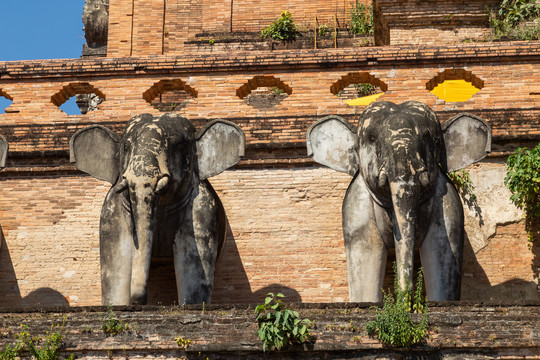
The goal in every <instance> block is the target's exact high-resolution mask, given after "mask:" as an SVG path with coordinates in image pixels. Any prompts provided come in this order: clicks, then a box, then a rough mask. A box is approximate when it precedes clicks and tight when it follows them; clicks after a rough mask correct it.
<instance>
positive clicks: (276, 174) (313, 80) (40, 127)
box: [0, 42, 540, 306]
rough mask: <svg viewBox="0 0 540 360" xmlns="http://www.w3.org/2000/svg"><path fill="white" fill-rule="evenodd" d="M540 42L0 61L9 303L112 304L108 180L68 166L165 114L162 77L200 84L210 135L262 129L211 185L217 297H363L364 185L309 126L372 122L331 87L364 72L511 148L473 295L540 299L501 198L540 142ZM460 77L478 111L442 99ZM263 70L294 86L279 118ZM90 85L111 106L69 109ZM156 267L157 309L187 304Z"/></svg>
mask: <svg viewBox="0 0 540 360" xmlns="http://www.w3.org/2000/svg"><path fill="white" fill-rule="evenodd" d="M538 44H539V43H538V42H526V43H507V44H505V43H500V44H463V45H456V46H452V47H447V48H439V47H437V48H435V47H433V48H430V47H424V48H421V49H420V48H411V47H385V48H367V49H365V50H364V51H363V52H358V51H356V50H320V51H306V50H300V51H296V52H294V53H290V52H285V51H283V52H263V51H261V52H251V53H237V54H233V55H229V56H221V55H220V56H216V55H212V54H207V55H197V56H185V57H182V58H175V57H149V58H137V59H94V60H67V61H66V60H49V61H36V62H30V61H25V62H4V63H0V89H1V91H2V93H5V94H8V95H9V96H10V97H11V98H13V105H12V106H10V107H9V108H8V109H7V110H6V114H0V133H2V134H3V135H5V136H6V138H7V139H8V141H9V143H10V155H9V157H8V166H7V168H6V169H4V170H3V171H2V172H0V181H1V182H2V187H1V188H0V220H1V221H0V222H1V224H2V230H3V235H4V240H3V241H2V247H1V250H0V303H2V304H4V305H7V306H22V305H35V304H38V303H42V304H43V305H62V304H70V305H96V304H99V303H100V287H99V250H98V243H99V239H98V226H99V212H100V208H101V204H102V201H103V199H104V196H105V194H106V192H107V190H108V185H107V184H105V183H103V182H101V181H97V180H94V179H92V178H90V177H88V176H84V175H82V174H80V173H79V172H76V171H75V170H74V168H73V167H72V166H71V165H70V164H69V163H68V153H67V149H68V144H69V138H70V137H71V135H72V134H73V133H74V132H75V131H76V130H77V129H80V128H82V127H84V126H87V125H90V124H95V123H100V124H103V125H106V126H108V127H110V128H111V129H113V130H114V131H117V132H121V130H122V128H123V125H124V124H125V122H126V121H128V119H129V118H130V117H132V116H134V115H137V114H140V113H144V112H149V113H153V114H160V112H159V111H158V110H156V109H154V108H153V107H152V106H151V104H150V103H149V102H147V101H146V100H145V99H144V98H143V94H144V93H145V92H146V91H147V90H148V89H150V88H152V87H153V86H154V84H157V83H158V82H159V81H160V80H171V81H176V83H177V84H180V85H182V86H184V88H187V86H189V87H190V88H191V89H194V90H196V95H197V97H196V98H194V99H192V100H191V101H190V102H189V104H187V106H186V107H184V108H183V109H181V110H180V113H182V114H184V115H186V116H187V117H188V118H190V119H191V120H192V121H193V122H194V123H195V125H196V126H197V127H199V126H201V125H202V124H204V123H206V122H207V121H209V120H210V119H213V118H225V119H228V120H230V121H233V122H235V123H237V124H238V125H239V126H240V127H241V128H242V129H243V130H244V131H245V132H246V135H247V152H246V156H245V158H244V159H243V160H242V161H241V163H240V164H239V165H238V166H237V167H235V168H234V169H233V170H231V171H226V172H225V173H223V174H221V175H219V176H217V177H215V178H213V179H211V182H212V184H213V185H214V187H215V188H216V190H217V192H218V194H219V195H220V197H221V199H222V201H223V203H224V206H225V209H226V211H227V214H228V220H229V227H230V230H229V235H228V239H227V245H226V247H225V249H224V253H223V256H222V258H221V259H220V262H219V264H218V269H217V276H216V282H215V291H214V298H213V300H214V302H215V303H230V302H237V303H242V302H253V301H257V300H260V299H261V298H262V297H263V296H264V294H265V293H266V292H268V291H271V290H279V291H282V292H284V293H286V294H287V295H288V296H291V297H292V298H294V299H297V300H302V301H304V302H314V301H347V300H348V290H347V280H346V264H345V256H344V248H343V240H342V235H341V226H340V224H341V220H340V216H341V215H340V208H341V202H342V199H343V196H344V193H345V190H346V188H347V185H348V183H349V181H350V178H349V177H348V176H347V175H344V174H341V173H336V172H334V171H332V170H329V169H326V168H321V167H317V166H314V164H313V163H312V162H311V160H310V159H308V158H307V156H306V153H305V151H306V150H305V140H304V139H305V131H306V130H307V128H308V127H309V126H310V125H311V124H312V123H313V122H314V121H315V120H316V119H318V118H320V117H322V116H325V115H328V114H339V115H341V116H343V117H345V118H347V119H349V120H350V121H352V122H356V118H357V116H358V114H359V113H360V112H361V111H362V107H359V108H357V107H350V106H348V105H346V104H344V103H342V102H341V101H340V100H339V98H338V97H337V96H335V95H333V94H332V92H331V86H332V85H333V84H336V83H339V81H342V80H343V78H344V77H347V76H348V74H350V73H357V72H368V73H369V74H371V75H372V76H374V77H375V78H377V79H379V80H380V81H382V82H384V83H385V84H386V85H387V86H388V91H387V93H386V94H385V95H383V97H382V98H381V99H382V100H391V101H395V102H402V101H405V100H410V99H414V100H419V101H423V102H425V103H427V104H428V105H430V106H432V107H433V108H434V109H435V110H436V111H437V113H438V114H439V116H440V118H441V119H443V120H444V119H448V118H450V117H451V116H453V115H455V114H457V113H459V112H470V113H474V114H477V115H479V116H481V117H483V118H484V119H486V120H487V121H488V122H489V123H490V124H491V125H492V127H493V135H494V150H495V151H496V154H495V156H493V157H491V158H489V159H488V160H486V161H484V162H483V163H482V164H480V165H478V166H473V167H471V169H470V171H471V176H473V181H474V182H475V184H477V195H478V198H479V206H480V209H481V210H482V212H481V214H482V222H483V225H482V224H481V222H480V221H479V216H477V213H475V212H474V211H473V210H470V209H466V214H467V226H466V228H467V234H468V242H466V253H465V264H464V281H463V297H464V299H474V300H479V301H483V300H489V299H491V298H494V299H496V298H500V297H504V298H505V299H513V300H519V299H529V300H530V299H538V292H537V288H536V287H537V285H538V283H537V278H538V254H539V252H538V249H537V248H533V249H532V251H530V250H528V249H527V241H526V234H525V232H524V228H523V222H522V219H521V215H522V214H521V213H520V212H519V211H517V209H515V208H514V207H513V206H512V205H511V204H509V201H508V200H507V199H508V194H507V193H504V191H502V190H501V189H504V187H503V184H502V178H503V177H504V167H503V161H504V156H505V155H506V154H508V151H511V150H514V149H515V148H516V147H517V146H518V144H536V143H537V142H538V139H539V138H540V130H539V128H538V117H539V114H540V106H539V105H540V98H539V97H538V95H535V94H537V93H538V92H540V88H538V84H539V83H540V69H539V68H538V66H536V63H535V59H537V58H538V55H539V53H538V49H539V46H538ZM445 68H448V69H452V68H461V69H465V70H466V71H470V72H471V73H472V74H473V75H474V76H476V77H478V78H479V79H480V80H482V81H483V83H484V87H483V89H482V90H481V91H479V92H478V93H477V94H476V95H475V96H474V97H473V98H472V99H470V100H468V101H466V102H463V103H445V102H444V101H442V100H439V99H437V98H436V97H435V96H434V95H433V94H431V93H430V92H429V91H427V90H426V84H427V83H428V82H429V81H430V80H431V79H433V78H434V77H435V76H437V75H438V74H439V73H441V72H442V71H443V70H444V69H445ZM262 75H265V76H268V77H270V76H273V78H274V79H279V80H280V81H282V82H283V83H284V84H286V86H287V87H289V88H290V89H291V93H290V94H289V96H288V97H287V98H285V99H284V100H283V101H282V102H281V103H280V104H279V105H276V106H275V107H274V108H271V109H262V110H259V109H255V108H252V107H250V106H249V105H247V104H246V102H244V100H242V99H240V97H239V96H238V95H237V90H238V89H239V88H241V87H242V86H244V85H246V83H247V82H248V81H249V80H251V79H254V78H255V77H256V76H262ZM366 76H367V75H366ZM78 83H89V84H90V85H92V86H93V87H94V88H95V89H98V90H99V91H100V92H101V93H103V95H104V97H105V101H104V102H103V103H102V104H101V105H100V106H99V108H98V110H97V111H94V112H90V113H88V114H87V115H79V116H75V115H74V116H68V115H65V114H64V113H63V112H62V111H61V110H59V109H58V108H57V107H56V106H55V105H54V104H53V103H52V102H51V97H53V96H54V95H55V94H57V93H58V92H61V91H66V90H65V89H66V88H65V87H66V86H67V85H69V84H78ZM72 88H83V89H86V88H88V86H86V85H85V86H80V87H77V86H75V87H73V86H72V87H70V89H72ZM243 89H245V88H243ZM495 205H496V206H495ZM501 209H503V210H501ZM390 259H392V256H390ZM154 265H155V267H154V268H155V269H156V270H155V271H154V273H153V274H152V275H151V277H152V281H151V284H152V285H151V289H150V298H151V302H152V303H153V304H158V303H162V304H169V303H173V302H174V298H175V295H174V278H173V276H172V272H171V264H170V262H167V261H163V262H161V263H155V264H154ZM503 265H504V268H503ZM164 289H167V290H166V291H165V290H164Z"/></svg>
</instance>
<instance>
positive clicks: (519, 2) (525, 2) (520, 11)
mask: <svg viewBox="0 0 540 360" xmlns="http://www.w3.org/2000/svg"><path fill="white" fill-rule="evenodd" d="M498 15H499V18H500V19H501V20H503V21H505V22H507V23H508V24H509V25H510V26H512V27H515V26H516V25H518V24H519V23H520V22H522V21H526V20H530V19H534V18H535V17H538V16H540V4H538V3H537V2H536V0H503V1H502V2H501V5H500V7H499V12H498Z"/></svg>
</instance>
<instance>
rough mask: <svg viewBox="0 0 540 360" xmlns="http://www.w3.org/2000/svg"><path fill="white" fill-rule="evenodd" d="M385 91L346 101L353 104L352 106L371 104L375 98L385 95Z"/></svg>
mask: <svg viewBox="0 0 540 360" xmlns="http://www.w3.org/2000/svg"><path fill="white" fill-rule="evenodd" d="M383 94H384V93H383V92H382V93H378V94H375V95H368V96H362V97H359V98H356V99H351V100H345V101H344V103H346V104H348V105H351V106H361V105H369V104H371V103H372V102H374V101H375V100H377V99H378V98H379V96H381V95H383Z"/></svg>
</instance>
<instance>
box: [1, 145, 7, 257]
mask: <svg viewBox="0 0 540 360" xmlns="http://www.w3.org/2000/svg"><path fill="white" fill-rule="evenodd" d="M8 147H9V146H8V142H7V140H6V138H5V137H3V136H2V135H0V170H1V169H3V168H5V167H6V159H7V153H8ZM1 240H2V239H0V250H2V241H1Z"/></svg>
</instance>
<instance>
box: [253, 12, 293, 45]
mask: <svg viewBox="0 0 540 360" xmlns="http://www.w3.org/2000/svg"><path fill="white" fill-rule="evenodd" d="M298 35H299V32H298V28H297V27H296V24H295V23H294V20H293V18H292V15H291V13H290V12H288V11H287V10H285V11H282V12H281V16H280V17H279V18H277V19H276V20H274V22H272V24H270V25H269V26H268V27H266V28H264V29H263V30H262V31H261V34H260V37H261V38H262V39H267V38H269V37H270V38H272V39H276V40H281V41H287V40H294V39H296V38H297V37H298Z"/></svg>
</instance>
